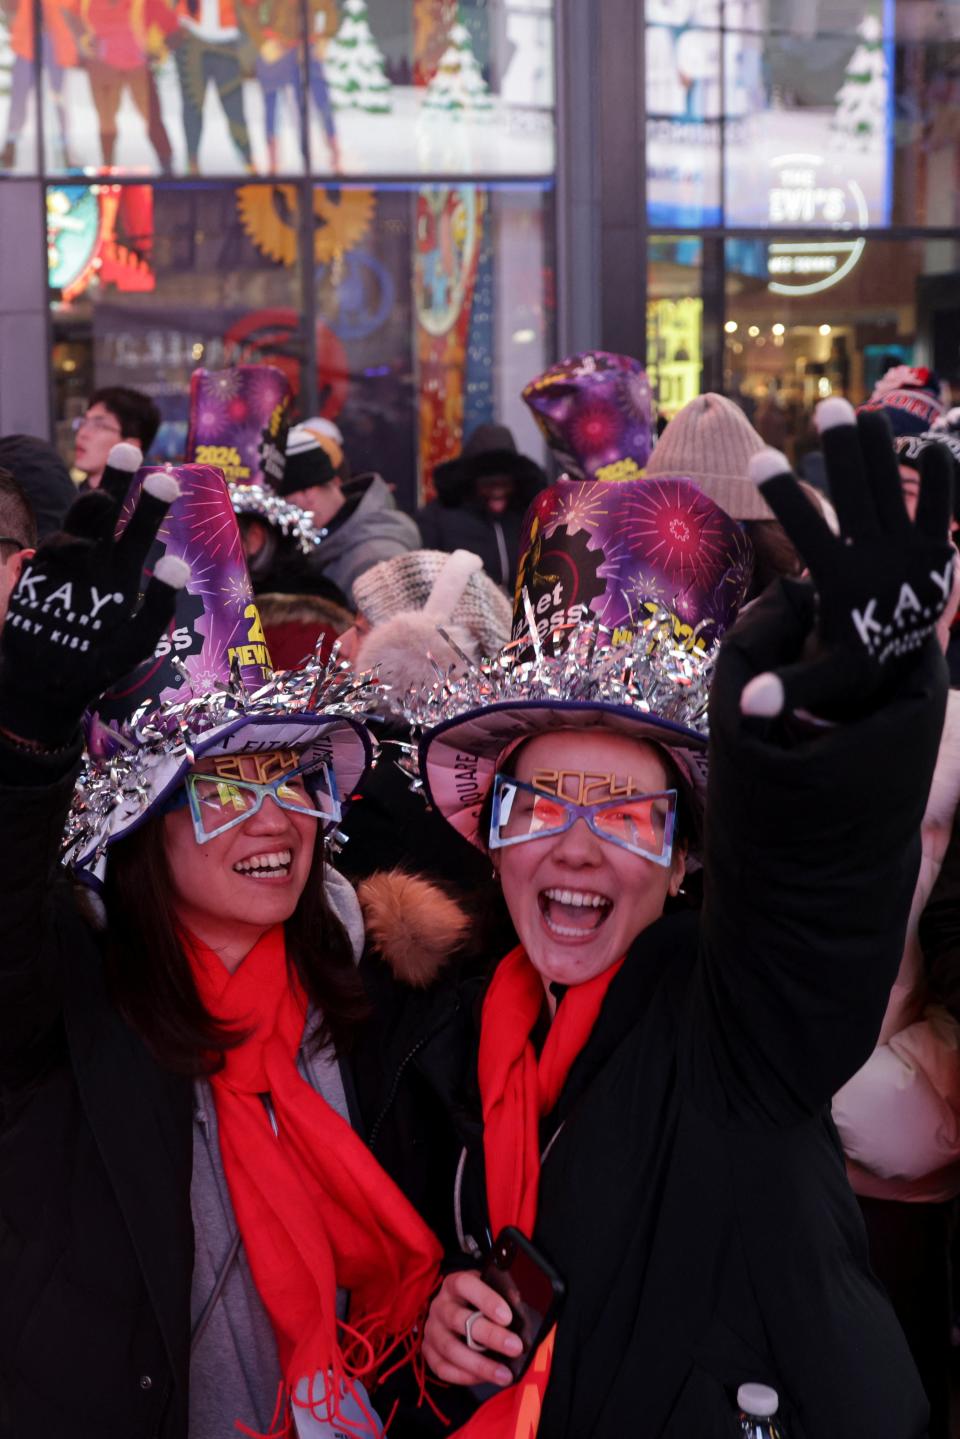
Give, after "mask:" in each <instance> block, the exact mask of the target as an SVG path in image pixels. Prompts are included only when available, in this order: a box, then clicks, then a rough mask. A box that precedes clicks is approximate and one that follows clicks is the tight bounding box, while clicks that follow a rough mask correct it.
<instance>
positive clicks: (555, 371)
mask: <svg viewBox="0 0 960 1439" xmlns="http://www.w3.org/2000/svg"><path fill="white" fill-rule="evenodd" d="M523 398H524V400H525V401H526V403H527V404H528V405H529V407H530V409H531V411H532V413H533V417H534V419H535V420H536V422H537V424H538V425H539V426H540V429H541V431H542V433H543V436H544V438H545V440H546V442H547V444H548V445H549V446H550V448H551V450H552V451H553V453H554V454H555V455H556V457H557V459H558V460H559V462H560V464H562V465H563V467H564V469H565V471H566V475H567V478H569V479H574V480H604V481H613V480H632V479H636V478H638V477H639V476H640V475H641V474H642V472H643V469H644V467H645V465H646V463H647V461H648V460H649V458H650V453H651V451H652V449H653V402H652V399H651V395H650V382H649V380H648V379H647V375H646V371H645V370H644V368H643V366H642V365H641V364H640V361H639V360H634V359H631V358H630V356H629V355H613V354H610V353H608V352H607V351H606V350H587V351H585V352H584V353H583V354H580V355H573V356H571V358H570V359H567V360H561V361H560V362H559V363H558V364H556V365H552V366H551V368H550V369H549V370H547V371H545V372H544V374H542V375H540V376H539V377H538V378H537V379H535V380H531V381H530V384H529V385H527V387H526V389H525V390H524V391H523Z"/></svg>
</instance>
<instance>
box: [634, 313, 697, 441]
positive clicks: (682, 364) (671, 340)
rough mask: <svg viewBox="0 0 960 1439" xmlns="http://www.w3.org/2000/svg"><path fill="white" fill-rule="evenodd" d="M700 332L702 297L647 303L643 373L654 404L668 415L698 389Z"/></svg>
mask: <svg viewBox="0 0 960 1439" xmlns="http://www.w3.org/2000/svg"><path fill="white" fill-rule="evenodd" d="M702 334H703V301H702V300H700V299H692V298H691V299H685V300H651V302H650V304H649V305H648V306H647V373H648V374H649V376H650V383H651V385H652V386H653V392H654V394H655V396H656V399H657V408H658V409H659V410H660V411H661V412H662V413H663V414H665V415H667V416H668V417H669V418H671V419H672V417H673V416H674V415H675V414H676V413H677V411H678V410H681V409H683V406H684V405H685V404H686V403H687V401H688V400H692V399H694V398H695V396H697V395H698V394H699V393H700V372H701V369H702V367H703V344H702V338H701V337H702Z"/></svg>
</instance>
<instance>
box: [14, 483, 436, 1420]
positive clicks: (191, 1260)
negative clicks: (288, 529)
mask: <svg viewBox="0 0 960 1439" xmlns="http://www.w3.org/2000/svg"><path fill="white" fill-rule="evenodd" d="M183 473H184V474H187V473H189V471H185V472H183ZM201 478H203V477H202V476H201ZM151 486H153V488H154V489H155V490H156V491H157V492H156V493H146V492H145V493H144V494H143V495H142V497H141V499H140V501H139V505H138V508H137V510H136V511H135V513H134V516H133V518H132V520H131V521H130V523H129V525H128V526H127V528H126V530H125V531H124V533H123V535H122V537H121V538H120V539H119V540H116V541H115V540H114V538H113V531H114V524H115V521H116V519H117V516H118V513H119V505H118V504H116V503H114V502H113V500H112V499H111V497H110V496H109V495H108V494H107V493H101V492H99V491H98V492H97V493H96V494H93V495H90V496H86V497H84V498H82V499H80V500H79V501H78V502H77V504H76V505H75V507H74V509H73V510H72V511H71V513H70V515H69V516H68V519H67V529H68V530H69V531H70V533H67V534H64V535H62V536H57V537H56V538H55V539H54V540H52V541H50V542H49V543H48V544H47V545H46V546H43V547H41V549H40V550H39V551H38V552H37V555H36V557H35V559H34V561H33V562H32V566H31V568H30V569H29V571H28V573H27V574H26V575H25V577H24V580H23V581H22V582H21V585H20V587H19V588H18V590H17V591H16V592H15V594H14V596H13V600H12V603H11V610H10V617H9V619H8V621H7V625H6V627H5V629H4V632H3V636H2V640H0V664H2V670H0V848H2V852H3V865H2V882H0V892H2V893H0V912H2V915H3V927H4V936H3V945H2V953H0V1435H2V1436H3V1439H8V1436H9V1439H22V1436H26V1435H28V1434H34V1435H37V1436H41V1435H43V1436H52V1435H54V1434H63V1435H66V1434H69V1435H71V1436H74V1439H225V1436H227V1435H230V1434H234V1433H238V1432H240V1433H245V1434H248V1435H250V1434H260V1435H270V1436H272V1439H279V1436H287V1435H293V1434H294V1433H295V1432H296V1433H297V1434H300V1435H302V1436H308V1435H309V1436H311V1439H323V1436H326V1439H332V1436H333V1435H334V1434H338V1435H342V1434H348V1435H349V1436H350V1437H351V1439H376V1436H379V1435H380V1434H381V1433H382V1427H381V1422H380V1420H381V1417H385V1416H380V1415H378V1413H377V1411H376V1407H375V1405H376V1404H377V1400H376V1399H375V1398H373V1397H371V1391H372V1390H373V1389H374V1385H375V1382H376V1380H377V1378H378V1376H379V1375H380V1374H381V1372H382V1371H383V1370H384V1369H391V1370H392V1369H395V1368H396V1367H397V1366H399V1365H402V1364H403V1362H404V1361H405V1360H406V1359H408V1358H410V1357H411V1354H412V1352H413V1349H414V1346H415V1342H416V1329H417V1325H418V1320H419V1317H420V1315H421V1314H422V1312H423V1311H424V1309H425V1306H426V1302H427V1299H428V1297H429V1294H430V1292H431V1288H432V1286H433V1283H434V1280H435V1276H436V1265H437V1260H438V1258H439V1245H438V1244H437V1241H436V1240H435V1239H434V1238H433V1236H432V1234H431V1233H430V1230H429V1229H428V1228H427V1227H426V1225H425V1224H424V1222H423V1221H422V1220H421V1219H420V1217H419V1216H418V1215H417V1213H416V1211H415V1210H414V1209H413V1207H412V1206H411V1205H410V1204H409V1203H408V1201H407V1200H406V1199H405V1198H404V1197H403V1195H402V1194H401V1193H400V1191H399V1190H398V1189H397V1188H396V1187H395V1186H394V1185H393V1184H392V1183H391V1181H390V1180H389V1179H388V1177H387V1175H386V1174H385V1173H384V1171H383V1170H382V1169H381V1167H380V1166H379V1164H378V1163H377V1162H376V1160H375V1159H374V1158H373V1156H372V1154H371V1153H370V1151H369V1149H368V1148H367V1147H366V1145H365V1144H364V1142H363V1141H362V1139H361V1138H360V1137H359V1136H358V1134H357V1133H356V1132H355V1129H354V1127H353V1126H354V1120H355V1114H356V1109H355V1105H354V1104H353V1102H352V1100H351V1094H350V1086H349V1078H348V1074H347V1071H346V1068H345V1066H344V1065H343V1064H342V1063H341V1059H342V1056H343V1053H344V1048H345V1044H346V1041H347V1040H348V1039H349V1037H350V1035H351V1032H352V1031H353V1030H354V1029H355V1027H356V1025H357V1023H358V1018H359V1015H360V1011H361V1008H362V992H361V990H360V987H359V980H358V978H357V969H356V964H355V962H354V954H352V953H351V943H350V940H351V938H352V939H353V940H354V941H355V944H354V948H356V941H357V939H358V938H359V937H360V936H358V935H356V934H353V935H349V934H348V929H347V928H345V926H344V925H343V924H342V923H340V922H339V921H338V919H337V917H336V914H335V912H334V909H333V908H332V903H333V902H335V898H336V895H335V891H334V887H333V886H334V881H333V877H332V875H331V872H330V871H329V870H328V868H327V866H326V865H325V861H324V831H325V829H326V828H328V827H329V826H331V825H334V824H335V823H336V822H337V820H338V818H339V815H340V798H339V796H340V795H341V794H343V795H349V794H351V793H352V791H353V789H354V788H355V786H356V784H357V783H358V782H359V780H360V778H361V776H362V774H363V771H364V768H365V766H366V763H367V761H368V759H369V755H370V745H369V741H368V739H367V736H366V732H365V730H364V728H363V725H362V724H361V723H359V722H357V721H356V720H355V719H353V718H351V717H350V713H349V711H350V708H351V697H350V692H349V686H348V687H347V688H346V690H345V689H344V687H343V686H342V685H341V682H340V680H339V679H334V678H333V675H332V673H331V674H327V673H326V672H325V671H324V670H323V669H322V667H319V666H316V665H308V666H307V669H306V670H305V671H303V672H298V673H297V674H296V675H294V674H288V675H286V676H285V677H275V678H274V680H273V681H272V682H268V683H264V684H262V685H261V686H260V687H258V688H257V690H256V693H255V694H249V693H242V692H238V691H237V690H236V688H235V689H234V690H233V691H232V692H229V693H228V691H227V689H226V687H225V686H222V687H221V688H220V689H216V688H214V689H213V690H211V691H209V692H207V691H205V690H203V691H199V692H194V693H192V694H189V696H188V698H189V702H188V703H186V704H184V703H182V702H180V701H179V699H178V700H177V701H176V702H175V701H169V700H168V701H167V703H166V705H160V706H159V707H158V708H157V709H156V710H154V711H153V712H152V713H151V714H150V715H149V717H148V718H146V719H143V718H141V720H140V721H139V722H136V721H133V720H131V722H130V725H129V726H128V727H127V728H126V729H125V731H124V734H123V737H122V740H121V741H120V744H119V748H118V750H117V752H116V753H115V754H113V755H112V756H111V757H110V758H108V759H103V760H101V761H97V760H92V761H91V762H90V764H89V765H88V767H87V769H86V771H85V774H84V778H83V780H82V782H81V783H80V785H79V786H78V787H77V788H76V790H75V780H76V775H77V769H78V761H79V756H80V719H81V716H82V715H83V713H84V710H85V709H86V708H87V706H89V705H91V704H93V703H94V702H95V701H96V700H97V698H98V696H99V695H101V694H102V693H103V692H104V691H105V690H109V689H111V688H112V687H114V686H115V685H116V684H117V682H118V681H120V680H121V678H122V677H124V676H126V675H127V674H128V672H129V671H130V669H131V667H133V666H134V665H135V664H137V663H138V662H139V661H140V660H142V659H144V658H145V657H147V656H151V655H152V654H153V651H154V646H155V645H156V643H157V641H158V639H159V637H160V635H161V633H162V632H163V630H164V629H165V627H166V626H167V624H168V623H169V621H170V620H171V617H172V615H173V610H174V600H173V586H174V585H175V584H179V585H182V584H183V582H184V580H185V579H188V576H187V575H186V574H185V573H184V571H185V569H186V567H185V565H184V562H183V561H182V559H180V558H179V557H177V556H176V555H171V554H169V553H168V554H164V555H163V556H162V557H161V558H160V560H159V561H158V562H157V563H156V564H155V565H154V566H153V578H152V579H151V581H150V584H149V585H148V587H147V590H146V594H145V598H144V602H143V605H142V606H141V607H140V608H139V609H136V604H137V596H138V592H139V589H140V584H141V569H142V566H143V563H144V561H145V559H146V557H147V553H148V550H149V547H150V545H151V542H152V541H153V539H154V536H155V535H156V533H157V530H158V527H159V526H160V524H161V521H162V520H163V519H164V515H165V511H166V508H167V502H169V501H170V500H171V499H172V500H176V499H177V498H179V496H178V495H177V494H175V493H174V492H175V491H176V488H177V487H176V484H175V482H174V479H173V477H172V476H168V475H161V476H159V477H155V478H154V477H151V478H148V479H147V480H146V481H145V485H144V489H145V491H149V489H150V487H151ZM171 486H172V489H171ZM220 489H221V491H222V499H223V504H224V506H225V507H226V510H225V514H226V516H227V517H228V518H230V519H232V515H231V512H230V510H229V501H228V499H227V496H226V492H225V491H223V490H222V482H221V485H220ZM210 494H214V495H215V494H216V486H213V487H212V488H211V489H208V491H206V492H202V493H201V501H202V503H203V504H204V505H206V506H208V507H209V506H210V504H211V501H210ZM204 514H205V515H206V516H207V524H208V528H209V529H210V530H211V531H212V532H213V534H214V535H215V536H216V543H217V545H218V546H219V547H220V548H219V551H218V553H219V554H220V555H221V556H222V555H223V553H224V552H225V550H226V549H227V548H228V545H229V539H230V535H229V527H228V525H227V524H226V520H224V522H223V523H222V524H220V525H216V524H213V523H212V522H210V520H209V514H210V510H209V508H207V509H205V511H204ZM163 533H164V535H165V536H166V537H167V542H168V543H169V534H170V527H169V526H165V529H164V532H163ZM233 538H234V541H235V548H236V553H237V555H238V556H239V559H238V565H239V566H240V567H241V568H238V569H237V571H236V573H235V575H234V576H233V578H234V580H235V581H236V584H239V583H240V582H241V581H242V578H243V572H242V551H241V550H240V548H239V535H238V534H237V533H236V532H234V536H233ZM236 584H235V585H234V586H233V587H232V588H230V589H229V590H228V589H227V588H226V587H224V589H223V590H222V591H221V589H219V588H217V587H214V588H213V589H211V588H210V587H209V585H208V586H207V587H206V588H205V589H204V590H203V591H202V593H203V594H204V595H207V596H209V595H211V594H212V595H213V596H214V599H213V600H211V601H210V603H211V604H213V603H214V602H215V601H216V598H217V597H218V596H220V595H221V594H223V593H226V594H227V597H228V599H229V597H230V595H231V594H233V592H234V589H235V588H236ZM231 602H232V601H231ZM238 603H239V613H240V614H241V615H242V614H243V613H244V610H243V598H241V600H240V601H239V602H238ZM249 608H252V606H250V607H249ZM254 614H255V611H254ZM205 617H206V619H207V620H208V627H207V635H208V636H209V637H210V647H209V650H208V651H207V656H208V658H207V664H208V665H209V666H213V664H214V649H215V644H216V637H217V636H218V635H219V636H223V635H226V636H228V637H229V636H230V635H231V634H232V630H231V628H230V627H229V626H227V627H223V626H220V627H218V625H217V624H216V622H215V621H216V619H217V618H219V616H212V615H211V612H210V610H209V609H208V610H207V612H206V616H205ZM247 623H248V622H247ZM218 658H219V659H220V660H221V669H220V674H221V677H222V678H225V677H226V675H227V674H228V670H227V668H226V658H225V652H224V655H223V656H220V657H218ZM205 673H208V674H209V669H208V670H206V671H205ZM331 685H332V688H331ZM338 687H339V689H338ZM119 688H120V689H122V688H123V686H119ZM128 688H129V687H128ZM354 688H355V687H354ZM361 688H362V687H361ZM334 691H338V693H337V694H336V695H335V694H334ZM334 700H335V701H336V702H335V703H334ZM331 706H332V712H331ZM71 801H72V810H71ZM68 812H70V814H71V820H70V831H69V833H70V837H71V846H70V859H71V863H72V865H73V867H74V870H75V873H76V874H77V875H79V876H81V877H82V878H84V879H85V880H86V881H87V882H93V881H96V882H98V883H99V885H100V889H101V898H102V901H103V910H104V913H103V915H102V922H101V924H100V925H99V927H97V926H93V925H91V924H90V923H89V917H88V915H87V914H86V912H85V910H84V909H83V907H81V906H79V905H78V902H77V898H76V895H75V892H74V889H73V887H72V886H71V883H70V878H69V875H68V872H67V870H66V869H64V868H63V867H61V865H60V862H59V860H60V848H61V838H62V836H63V832H64V824H65V821H66V819H67V815H68ZM354 904H355V901H354Z"/></svg>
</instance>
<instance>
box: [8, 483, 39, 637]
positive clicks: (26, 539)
mask: <svg viewBox="0 0 960 1439" xmlns="http://www.w3.org/2000/svg"><path fill="white" fill-rule="evenodd" d="M36 547H37V522H36V520H35V519H34V517H33V510H32V509H31V508H30V501H29V500H28V499H27V497H26V495H25V494H24V492H23V490H22V489H21V488H20V486H19V485H18V484H17V482H16V480H15V479H14V478H13V476H12V475H11V474H10V471H9V470H0V629H2V628H3V622H4V620H5V619H6V618H7V605H8V604H9V603H10V596H11V595H12V594H13V592H14V590H15V589H16V587H17V582H18V580H19V579H20V575H21V573H22V571H23V566H24V562H25V561H26V560H29V559H30V557H31V556H32V554H33V552H34V550H35V549H36Z"/></svg>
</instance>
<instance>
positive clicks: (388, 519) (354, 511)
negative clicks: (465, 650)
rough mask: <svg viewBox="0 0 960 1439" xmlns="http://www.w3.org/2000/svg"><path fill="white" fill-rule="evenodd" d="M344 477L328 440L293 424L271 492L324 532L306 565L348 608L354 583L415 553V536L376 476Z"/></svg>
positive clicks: (340, 458) (343, 463) (336, 449)
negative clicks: (391, 561)
mask: <svg viewBox="0 0 960 1439" xmlns="http://www.w3.org/2000/svg"><path fill="white" fill-rule="evenodd" d="M348 473H349V468H348V465H347V460H346V456H345V455H344V454H343V451H342V450H341V448H340V446H339V445H338V444H337V443H336V441H335V440H334V439H333V438H332V437H331V436H329V435H324V434H318V433H317V432H316V431H315V430H310V429H308V428H307V426H306V425H297V426H295V427H294V428H293V429H292V430H291V431H290V433H289V435H288V436H287V449H286V465H285V469H284V473H283V478H282V479H281V480H279V481H276V482H275V483H274V488H275V489H276V490H277V493H278V494H281V495H283V496H284V498H285V499H288V500H290V501H291V503H293V504H295V505H299V506H300V508H301V509H303V510H307V511H308V512H309V514H310V515H311V517H312V519H313V522H314V524H315V525H316V526H317V528H318V529H321V530H324V531H326V534H325V536H324V539H323V542H322V544H320V545H319V546H318V547H317V549H316V551H315V553H314V555H313V556H311V557H310V562H311V563H312V564H314V565H315V566H316V567H317V568H318V569H319V570H320V572H321V573H322V574H323V575H324V576H325V577H326V579H327V580H331V581H332V582H333V583H334V584H335V585H337V586H338V587H339V589H340V590H341V591H342V592H343V594H344V595H345V596H346V600H347V603H348V604H349V605H350V606H351V607H352V606H353V582H354V580H355V579H357V577H358V576H359V575H362V574H363V573H364V571H365V570H369V569H370V568H371V567H372V566H373V565H376V564H379V562H380V561H381V560H389V559H392V558H393V556H394V555H401V554H405V553H406V552H407V550H417V549H419V548H420V532H419V530H418V529H417V527H416V525H415V524H414V522H413V520H412V519H411V518H410V516H409V515H405V514H404V513H403V511H402V510H398V509H397V505H396V501H395V500H394V498H393V495H392V494H391V493H390V490H389V489H388V487H387V485H386V483H385V482H384V480H383V479H381V477H380V476H379V475H376V474H373V473H370V474H366V475H356V476H354V477H353V478H351V479H349V480H348V479H346V478H345V477H346V475H347V474H348ZM299 588H301V589H303V588H304V586H302V585H301V586H299Z"/></svg>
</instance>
